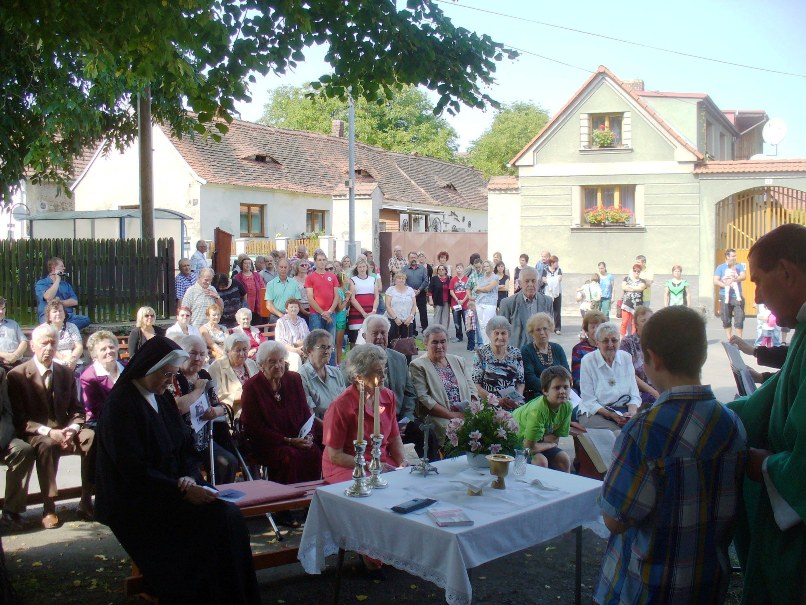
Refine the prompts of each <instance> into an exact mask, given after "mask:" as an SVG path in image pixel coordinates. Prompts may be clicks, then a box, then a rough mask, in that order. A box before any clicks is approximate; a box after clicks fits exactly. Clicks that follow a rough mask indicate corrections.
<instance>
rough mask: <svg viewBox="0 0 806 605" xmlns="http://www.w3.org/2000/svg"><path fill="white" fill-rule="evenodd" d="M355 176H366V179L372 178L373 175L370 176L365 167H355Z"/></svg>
mask: <svg viewBox="0 0 806 605" xmlns="http://www.w3.org/2000/svg"><path fill="white" fill-rule="evenodd" d="M355 176H357V177H365V178H368V179H371V178H374V177H373V176H372V175H371V174H370V173H369V170H366V169H364V168H356V169H355Z"/></svg>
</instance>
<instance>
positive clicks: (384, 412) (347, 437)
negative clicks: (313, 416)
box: [322, 344, 406, 483]
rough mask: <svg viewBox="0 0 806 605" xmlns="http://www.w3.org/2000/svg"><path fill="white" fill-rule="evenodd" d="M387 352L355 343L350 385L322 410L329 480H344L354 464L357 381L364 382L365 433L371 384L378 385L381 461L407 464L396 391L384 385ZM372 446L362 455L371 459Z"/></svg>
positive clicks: (349, 362) (370, 426)
mask: <svg viewBox="0 0 806 605" xmlns="http://www.w3.org/2000/svg"><path fill="white" fill-rule="evenodd" d="M385 368H386V352H385V351H384V350H383V349H382V348H381V347H379V346H377V345H369V344H365V345H356V346H355V347H353V349H352V350H351V351H350V354H349V355H348V356H347V366H346V370H347V382H348V383H349V384H350V386H349V387H347V389H346V390H345V391H344V392H343V393H342V394H341V395H339V396H338V397H337V398H336V400H335V401H334V402H333V403H332V404H331V405H330V407H329V408H328V410H327V412H326V413H325V420H324V433H323V438H322V442H323V444H324V446H325V453H324V455H323V456H322V476H323V477H324V479H325V481H327V482H328V483H338V482H340V481H347V480H348V479H349V478H350V477H351V476H352V472H353V466H354V465H355V447H354V446H353V441H354V440H355V439H356V435H357V434H358V397H359V392H360V390H359V384H360V383H362V382H363V384H364V397H365V402H364V410H365V411H364V435H365V436H369V435H371V434H372V430H373V424H374V417H373V411H374V408H373V400H374V393H375V391H374V385H375V384H380V385H381V387H380V389H381V393H380V414H381V416H380V429H381V434H382V435H383V441H382V442H381V462H382V463H384V464H386V465H387V466H391V467H399V466H405V465H406V457H405V455H404V453H403V441H402V440H401V438H400V430H399V429H398V426H397V410H396V407H395V394H394V392H393V391H391V390H389V389H387V388H385V387H384V386H383V380H384V371H385ZM371 450H372V448H367V449H366V452H365V454H364V455H365V457H366V459H367V461H369V460H371V459H372V451H371Z"/></svg>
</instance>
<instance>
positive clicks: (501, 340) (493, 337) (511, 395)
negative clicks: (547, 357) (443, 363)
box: [473, 315, 525, 410]
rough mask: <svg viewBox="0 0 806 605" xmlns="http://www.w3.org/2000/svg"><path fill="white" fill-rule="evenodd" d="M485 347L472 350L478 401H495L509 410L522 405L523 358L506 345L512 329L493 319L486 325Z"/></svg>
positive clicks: (518, 352)
mask: <svg viewBox="0 0 806 605" xmlns="http://www.w3.org/2000/svg"><path fill="white" fill-rule="evenodd" d="M486 333H487V341H488V344H485V345H482V346H481V347H480V348H479V349H477V350H476V355H475V357H474V358H473V382H474V383H475V385H476V390H477V391H478V394H479V397H480V398H482V399H487V398H489V397H490V395H495V396H496V397H498V398H499V401H500V404H501V406H502V407H504V408H506V409H508V410H513V409H515V408H516V407H518V405H520V404H521V403H523V390H524V386H525V384H524V375H523V356H522V355H521V352H520V349H518V348H517V347H513V346H512V345H510V344H509V337H510V334H511V333H512V325H511V324H510V323H509V321H507V319H506V317H501V316H500V315H496V316H495V317H492V318H491V319H490V320H489V321H488V322H487V328H486Z"/></svg>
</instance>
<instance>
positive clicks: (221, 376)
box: [208, 332, 260, 418]
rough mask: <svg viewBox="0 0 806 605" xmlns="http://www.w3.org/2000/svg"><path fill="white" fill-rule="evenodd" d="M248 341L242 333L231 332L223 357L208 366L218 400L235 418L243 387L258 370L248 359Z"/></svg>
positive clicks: (225, 344) (226, 340)
mask: <svg viewBox="0 0 806 605" xmlns="http://www.w3.org/2000/svg"><path fill="white" fill-rule="evenodd" d="M248 354H249V339H248V338H247V337H246V334H244V333H243V332H233V333H232V334H230V335H229V336H227V337H226V338H225V339H224V357H221V358H220V359H216V360H215V361H214V362H213V363H211V364H210V368H209V369H208V372H210V376H211V377H212V379H213V380H214V381H215V383H216V385H217V387H216V388H217V390H218V399H219V401H221V403H223V404H224V405H226V406H227V407H229V408H230V410H232V413H233V414H234V415H235V418H238V417H239V416H240V415H241V392H242V390H243V385H244V384H245V383H246V381H247V380H249V379H250V378H252V376H254V375H255V374H257V373H258V372H259V371H260V370H259V368H258V367H257V364H256V363H255V362H254V361H252V360H251V359H249V358H248V357H247V355H248Z"/></svg>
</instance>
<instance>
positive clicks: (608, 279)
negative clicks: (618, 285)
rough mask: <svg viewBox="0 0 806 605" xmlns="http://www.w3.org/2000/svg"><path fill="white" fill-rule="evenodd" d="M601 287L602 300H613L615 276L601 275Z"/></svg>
mask: <svg viewBox="0 0 806 605" xmlns="http://www.w3.org/2000/svg"><path fill="white" fill-rule="evenodd" d="M599 287H600V288H601V289H602V298H613V276H612V275H611V274H610V273H608V274H607V275H601V274H599Z"/></svg>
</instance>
